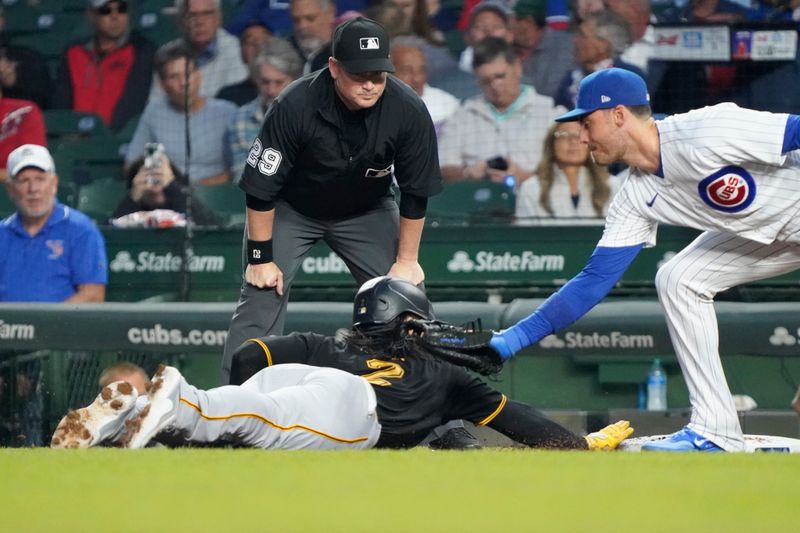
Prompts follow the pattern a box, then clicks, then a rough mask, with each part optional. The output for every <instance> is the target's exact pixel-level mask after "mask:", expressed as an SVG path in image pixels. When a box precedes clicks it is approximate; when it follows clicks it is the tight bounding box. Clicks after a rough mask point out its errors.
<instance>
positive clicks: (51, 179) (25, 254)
mask: <svg viewBox="0 0 800 533" xmlns="http://www.w3.org/2000/svg"><path fill="white" fill-rule="evenodd" d="M8 174H9V178H10V179H9V180H8V183H7V184H6V190H7V192H8V194H9V196H10V197H11V199H12V200H13V201H14V203H15V204H16V206H17V211H16V213H14V214H13V215H11V216H10V217H8V218H7V219H5V220H4V221H3V223H2V224H0V258H2V260H0V301H3V302H71V303H77V302H102V301H103V300H105V294H106V283H107V281H108V269H107V260H106V249H105V242H104V240H103V236H102V235H101V234H100V231H99V230H98V229H97V226H95V225H94V222H92V221H91V220H90V219H89V218H88V217H87V216H86V215H84V214H83V213H81V212H79V211H76V210H74V209H71V208H69V207H67V206H65V205H62V204H61V203H60V202H59V201H58V200H57V199H56V190H57V188H58V176H57V175H56V169H55V163H54V162H53V158H52V157H51V156H50V152H48V151H47V148H45V147H44V146H38V145H34V144H23V145H22V146H20V147H19V148H17V149H16V150H14V151H13V152H11V155H9V156H8Z"/></svg>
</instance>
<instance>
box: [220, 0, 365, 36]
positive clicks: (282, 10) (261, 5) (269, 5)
mask: <svg viewBox="0 0 800 533" xmlns="http://www.w3.org/2000/svg"><path fill="white" fill-rule="evenodd" d="M368 3H369V2H368V1H367V0H337V2H336V14H337V15H343V14H345V13H346V12H348V11H357V12H358V11H363V10H364V9H366V7H367V4H368ZM253 20H259V21H261V22H263V23H264V24H266V25H267V26H269V28H270V29H271V30H272V32H273V33H275V34H276V35H280V36H282V37H285V36H288V35H290V34H291V33H292V17H291V15H290V13H289V2H288V1H282V2H276V1H275V0H248V1H247V3H245V5H244V6H243V7H242V8H241V9H240V10H239V13H238V14H237V15H236V17H234V19H233V20H232V21H231V22H229V23H228V25H227V27H228V31H230V32H231V33H233V34H236V35H238V34H239V33H241V31H242V30H243V29H244V28H246V27H247V26H248V25H249V24H250V22H251V21H253Z"/></svg>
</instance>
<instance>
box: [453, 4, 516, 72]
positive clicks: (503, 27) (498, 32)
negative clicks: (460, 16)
mask: <svg viewBox="0 0 800 533" xmlns="http://www.w3.org/2000/svg"><path fill="white" fill-rule="evenodd" d="M469 20H470V23H469V29H468V30H467V32H466V33H465V34H464V41H465V42H466V43H467V48H465V49H464V51H463V52H461V57H460V58H459V61H458V65H459V67H461V70H463V71H464V72H468V73H472V68H473V64H472V62H473V55H474V53H475V52H474V49H473V47H474V46H475V44H477V43H478V42H480V41H482V40H483V39H485V38H487V37H497V38H498V39H503V40H505V41H508V42H512V41H513V40H514V33H513V32H512V31H511V10H510V9H509V8H508V5H507V4H506V3H505V2H502V1H501V0H483V1H482V2H481V3H479V4H478V5H476V6H475V7H474V8H473V9H472V13H471V14H470V18H469Z"/></svg>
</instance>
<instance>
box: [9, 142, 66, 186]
mask: <svg viewBox="0 0 800 533" xmlns="http://www.w3.org/2000/svg"><path fill="white" fill-rule="evenodd" d="M27 167H36V168H38V169H39V170H43V171H45V172H51V173H52V172H55V171H56V164H55V162H54V161H53V157H52V156H51V155H50V152H48V151H47V148H45V147H44V146H39V145H38V144H23V145H22V146H20V147H19V148H17V149H15V150H14V151H13V152H11V153H10V154H8V164H7V165H6V169H7V170H8V175H9V176H11V177H12V178H13V177H15V176H16V175H17V174H18V173H19V172H20V171H21V170H22V169H24V168H27Z"/></svg>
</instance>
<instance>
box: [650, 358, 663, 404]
mask: <svg viewBox="0 0 800 533" xmlns="http://www.w3.org/2000/svg"><path fill="white" fill-rule="evenodd" d="M666 409H667V373H666V372H665V371H664V367H663V366H661V359H655V360H654V361H653V366H651V367H650V372H649V373H648V374H647V410H648V411H665V410H666Z"/></svg>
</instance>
